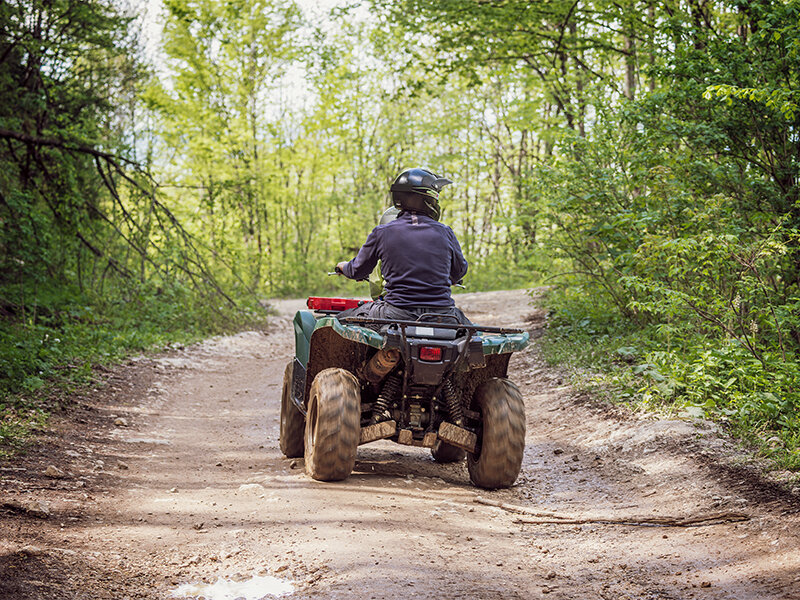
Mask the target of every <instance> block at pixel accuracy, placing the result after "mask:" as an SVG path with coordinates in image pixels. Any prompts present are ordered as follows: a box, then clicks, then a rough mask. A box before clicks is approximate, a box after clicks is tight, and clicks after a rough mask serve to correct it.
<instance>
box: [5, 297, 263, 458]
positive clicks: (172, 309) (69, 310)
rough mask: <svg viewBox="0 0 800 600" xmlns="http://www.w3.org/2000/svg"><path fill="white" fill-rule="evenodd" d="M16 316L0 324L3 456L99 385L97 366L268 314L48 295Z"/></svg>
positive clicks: (154, 300) (177, 301)
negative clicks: (69, 401)
mask: <svg viewBox="0 0 800 600" xmlns="http://www.w3.org/2000/svg"><path fill="white" fill-rule="evenodd" d="M3 291H4V292H6V293H5V294H3V295H4V296H5V297H13V296H12V295H11V294H8V291H9V290H7V289H6V290H3ZM16 306H19V305H16ZM17 312H18V314H14V315H3V317H2V318H0V457H8V456H11V455H13V454H15V453H17V452H19V451H20V450H22V449H23V448H24V447H25V445H26V444H27V442H28V441H29V440H30V438H31V436H32V435H33V434H35V432H36V431H37V430H40V429H41V428H43V427H45V426H46V424H47V419H48V416H49V414H50V413H51V412H52V411H53V410H55V409H57V408H59V407H60V406H62V405H63V403H64V399H65V398H68V397H69V396H70V394H71V393H73V392H75V391H76V390H77V389H79V388H80V387H81V386H85V385H88V384H90V383H92V382H94V381H95V380H96V375H95V370H96V368H97V367H98V366H109V365H113V364H116V363H119V362H121V361H122V360H124V359H125V358H126V357H128V356H131V355H133V354H136V353H141V352H147V351H153V350H159V349H164V348H168V347H169V346H170V345H171V344H175V343H180V344H189V343H192V342H195V341H198V340H200V339H203V338H205V337H207V336H209V335H213V334H219V333H226V332H230V331H234V330H240V329H241V328H242V327H244V326H246V325H257V324H259V323H261V322H263V319H264V318H265V317H266V315H267V312H266V311H265V310H264V309H263V308H260V307H252V308H250V309H248V310H242V309H234V308H231V307H225V306H215V307H213V308H212V306H211V305H210V303H209V302H208V301H207V300H206V301H203V300H199V299H197V298H194V297H193V296H192V295H191V294H189V293H186V292H184V291H181V290H170V291H168V292H164V291H161V293H159V294H150V293H147V290H142V291H141V293H140V294H125V295H122V294H120V295H119V296H117V298H116V299H115V300H114V301H111V302H105V301H100V300H98V299H92V298H89V297H86V296H84V295H83V294H81V293H76V291H75V290H69V289H61V290H53V291H52V292H51V293H50V294H47V293H41V294H40V295H39V296H38V301H30V300H29V302H28V303H27V304H26V305H25V311H24V313H23V312H22V311H17Z"/></svg>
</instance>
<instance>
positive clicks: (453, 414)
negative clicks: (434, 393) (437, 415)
mask: <svg viewBox="0 0 800 600" xmlns="http://www.w3.org/2000/svg"><path fill="white" fill-rule="evenodd" d="M442 395H443V396H444V403H445V405H446V406H447V412H448V413H449V415H450V420H451V421H452V422H453V424H454V425H458V426H459V427H461V426H462V425H463V424H464V407H463V406H461V394H459V393H458V392H457V391H456V388H455V386H454V385H453V380H452V379H447V380H446V381H445V382H444V385H443V386H442Z"/></svg>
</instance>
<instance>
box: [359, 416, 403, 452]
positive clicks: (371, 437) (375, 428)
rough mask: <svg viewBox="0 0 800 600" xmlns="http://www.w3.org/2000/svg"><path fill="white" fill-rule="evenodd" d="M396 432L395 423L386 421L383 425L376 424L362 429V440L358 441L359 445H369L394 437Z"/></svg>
mask: <svg viewBox="0 0 800 600" xmlns="http://www.w3.org/2000/svg"><path fill="white" fill-rule="evenodd" d="M395 431H397V423H396V422H394V421H384V422H383V423H375V425H368V426H367V427H362V428H361V438H360V439H359V440H358V445H359V446H360V445H361V444H369V443H370V442H374V441H376V440H382V439H383V438H388V437H392V436H393V435H394V432H395Z"/></svg>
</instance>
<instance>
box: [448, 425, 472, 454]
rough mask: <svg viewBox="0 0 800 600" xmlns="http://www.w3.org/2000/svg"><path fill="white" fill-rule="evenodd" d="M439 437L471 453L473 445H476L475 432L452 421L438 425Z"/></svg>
mask: <svg viewBox="0 0 800 600" xmlns="http://www.w3.org/2000/svg"><path fill="white" fill-rule="evenodd" d="M439 439H440V440H442V441H443V442H447V443H448V444H450V445H451V446H456V447H457V448H461V449H462V450H466V451H467V452H469V453H471V454H474V453H475V447H476V446H477V445H478V436H477V435H476V434H474V433H472V432H471V431H468V430H466V429H464V428H463V427H459V426H457V425H453V424H452V423H442V424H441V425H439Z"/></svg>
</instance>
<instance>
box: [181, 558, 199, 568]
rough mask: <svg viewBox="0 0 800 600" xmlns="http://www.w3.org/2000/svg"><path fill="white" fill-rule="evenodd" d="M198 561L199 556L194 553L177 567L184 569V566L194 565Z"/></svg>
mask: <svg viewBox="0 0 800 600" xmlns="http://www.w3.org/2000/svg"><path fill="white" fill-rule="evenodd" d="M199 562H200V557H199V556H198V555H194V556H192V557H191V558H190V559H189V560H187V561H186V562H185V563H183V564H182V565H180V567H179V568H181V569H185V568H186V567H191V566H192V565H196V564H197V563H199Z"/></svg>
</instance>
